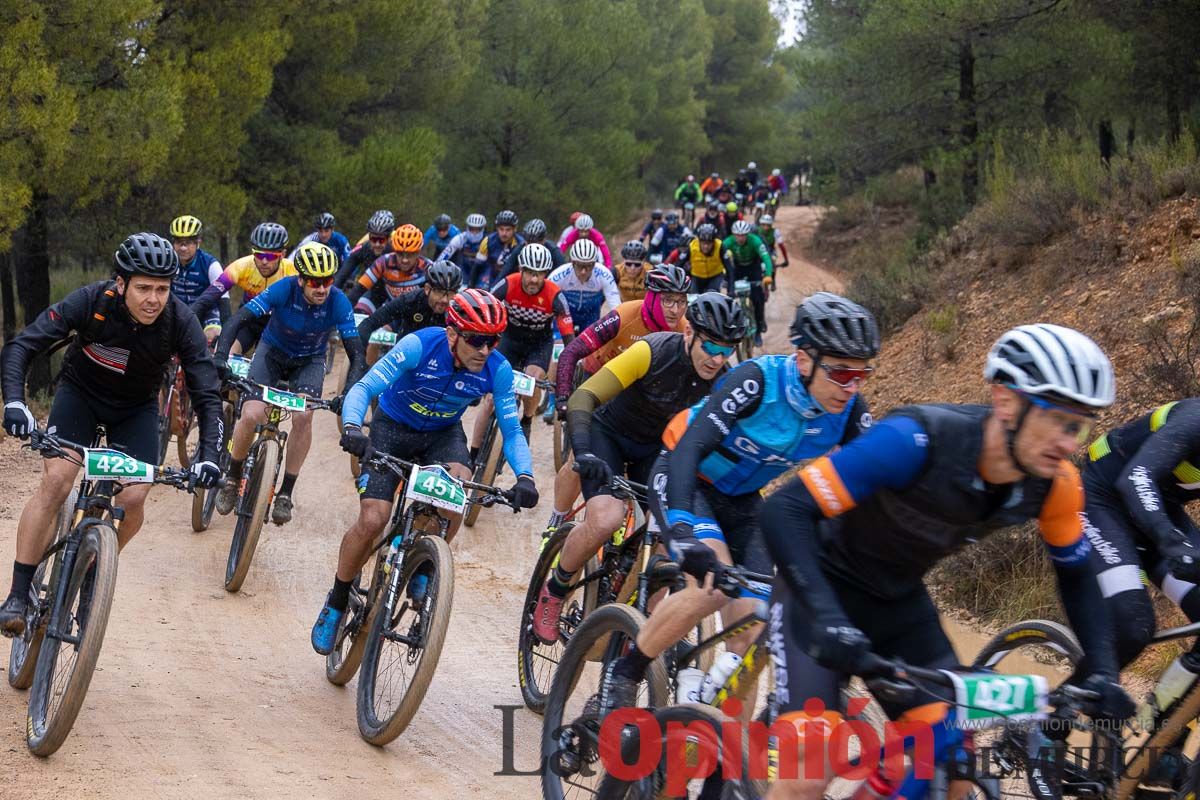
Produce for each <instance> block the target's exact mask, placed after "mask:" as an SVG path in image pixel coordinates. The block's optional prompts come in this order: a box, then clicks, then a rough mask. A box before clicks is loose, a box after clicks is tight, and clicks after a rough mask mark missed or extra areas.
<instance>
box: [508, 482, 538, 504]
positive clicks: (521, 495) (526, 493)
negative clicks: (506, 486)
mask: <svg viewBox="0 0 1200 800" xmlns="http://www.w3.org/2000/svg"><path fill="white" fill-rule="evenodd" d="M512 496H513V503H514V504H515V505H516V506H517V508H533V507H534V506H536V505H537V504H538V490H537V487H536V486H534V485H533V478H531V477H529V476H528V475H519V476H517V482H516V484H515V485H514V486H513V488H512Z"/></svg>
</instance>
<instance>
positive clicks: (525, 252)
mask: <svg viewBox="0 0 1200 800" xmlns="http://www.w3.org/2000/svg"><path fill="white" fill-rule="evenodd" d="M572 252H573V249H572ZM517 266H518V267H520V268H521V269H527V270H529V271H530V272H549V271H550V270H552V269H554V259H553V258H551V257H550V250H549V249H548V248H547V247H546V245H544V244H537V243H530V244H527V245H525V246H524V247H522V248H521V252H519V253H517Z"/></svg>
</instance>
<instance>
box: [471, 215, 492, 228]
mask: <svg viewBox="0 0 1200 800" xmlns="http://www.w3.org/2000/svg"><path fill="white" fill-rule="evenodd" d="M467 227H468V228H485V227H487V217H485V216H484V215H483V214H467Z"/></svg>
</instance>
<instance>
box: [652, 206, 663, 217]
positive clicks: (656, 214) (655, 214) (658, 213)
mask: <svg viewBox="0 0 1200 800" xmlns="http://www.w3.org/2000/svg"><path fill="white" fill-rule="evenodd" d="M662 218H663V211H662V209H661V208H656V209H654V210H653V211H651V212H650V219H652V220H655V219H662Z"/></svg>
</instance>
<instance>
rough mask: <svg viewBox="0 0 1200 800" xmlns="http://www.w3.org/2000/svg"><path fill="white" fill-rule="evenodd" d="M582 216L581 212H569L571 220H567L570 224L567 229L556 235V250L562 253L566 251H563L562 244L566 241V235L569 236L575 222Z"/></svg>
mask: <svg viewBox="0 0 1200 800" xmlns="http://www.w3.org/2000/svg"><path fill="white" fill-rule="evenodd" d="M582 216H583V212H582V211H573V212H571V218H570V219H569V220H568V222H569V223H570V224H569V225H567V227H565V228H563V229H562V233H560V234H559V235H558V249H559V250H562V251H563V252H564V253H565V252H567V251H566V250H563V242H564V241H566V238H567V234H569V233H570V232H571V231H573V230H575V222H576V221H577V220H578V219H579V218H580V217H582Z"/></svg>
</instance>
